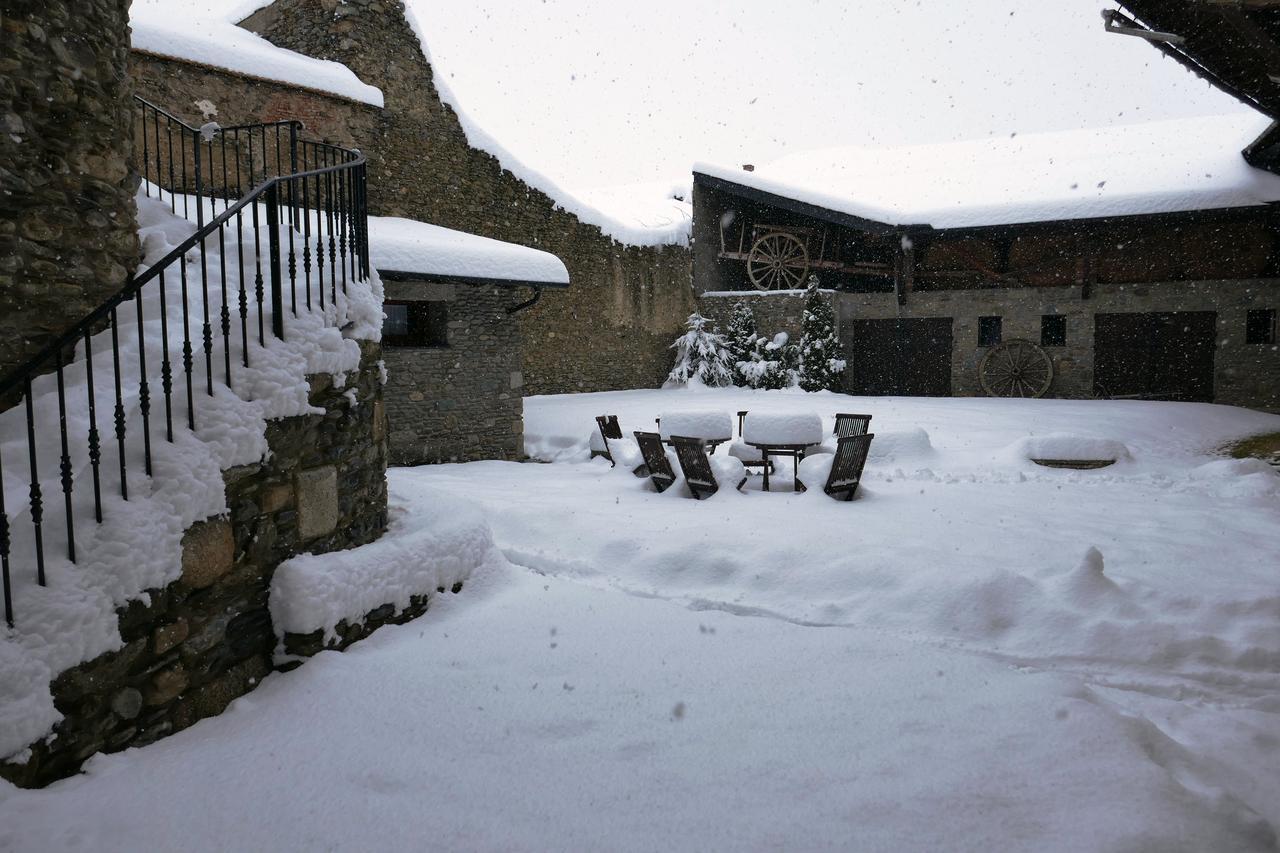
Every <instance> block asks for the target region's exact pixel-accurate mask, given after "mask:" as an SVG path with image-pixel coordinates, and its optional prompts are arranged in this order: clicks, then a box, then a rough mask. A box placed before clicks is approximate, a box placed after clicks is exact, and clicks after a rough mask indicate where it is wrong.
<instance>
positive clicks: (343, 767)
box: [0, 389, 1280, 851]
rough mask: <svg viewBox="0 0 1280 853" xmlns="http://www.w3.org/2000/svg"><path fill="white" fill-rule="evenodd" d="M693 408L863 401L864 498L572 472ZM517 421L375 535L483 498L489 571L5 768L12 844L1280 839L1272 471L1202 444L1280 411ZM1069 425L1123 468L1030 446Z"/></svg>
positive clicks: (1017, 410)
mask: <svg viewBox="0 0 1280 853" xmlns="http://www.w3.org/2000/svg"><path fill="white" fill-rule="evenodd" d="M682 409H688V410H695V409H696V410H708V409H719V410H723V411H725V412H729V413H733V412H736V411H739V410H744V409H746V410H751V411H759V412H779V413H781V412H800V411H816V412H818V413H820V414H821V415H822V416H823V418H824V423H825V424H826V426H827V428H828V429H829V428H830V424H831V419H832V417H833V416H834V414H835V413H836V412H866V413H869V414H872V415H873V418H874V419H873V421H872V424H871V431H872V432H873V433H875V434H876V438H875V439H874V441H873V443H872V448H871V456H870V460H869V462H868V464H867V469H866V473H865V475H864V477H863V486H862V489H861V490H860V491H859V497H858V499H857V500H855V501H853V502H851V503H844V502H837V501H834V500H831V499H830V498H828V497H827V496H825V495H824V494H823V493H822V491H821V490H820V489H817V488H810V490H809V491H808V492H805V493H799V494H798V493H795V492H792V491H790V489H789V486H790V479H789V473H790V472H789V465H788V464H782V465H780V466H779V469H778V476H777V478H776V480H775V486H774V491H772V492H770V493H767V494H766V493H764V492H762V491H761V490H760V478H759V477H758V476H753V477H751V478H750V480H749V482H748V483H747V485H746V486H745V487H744V489H743V491H742V492H735V491H733V490H732V489H731V488H729V489H725V488H722V489H721V490H720V492H719V493H718V494H716V495H714V496H712V497H711V498H709V499H707V500H703V501H694V500H693V499H692V498H691V497H689V495H688V492H687V491H686V490H685V487H684V486H683V484H681V483H677V484H676V485H675V486H674V487H673V488H671V489H669V490H668V491H667V492H665V493H662V494H658V493H656V492H655V491H654V490H653V488H652V486H651V485H650V483H649V481H648V480H647V479H641V478H637V477H634V476H632V475H631V473H630V472H628V471H625V470H623V466H619V467H618V468H612V469H611V468H610V467H609V465H608V463H607V462H606V461H604V460H602V459H595V460H590V459H589V455H590V454H589V449H588V447H589V444H588V442H589V438H590V435H591V433H592V431H593V429H594V416H595V415H598V414H606V413H607V414H616V415H618V416H619V419H620V422H621V424H622V427H623V429H624V430H625V431H626V432H627V433H628V434H629V433H630V431H632V430H636V429H652V428H653V418H654V417H655V416H657V415H659V414H660V413H662V412H676V411H680V410H682ZM525 410H526V432H527V436H528V439H527V449H528V451H529V453H530V454H531V455H532V456H533V457H535V458H537V459H540V460H542V461H546V462H550V463H551V464H531V463H525V464H518V463H502V462H477V463H469V464H464V465H440V466H429V467H422V468H411V469H393V470H392V471H391V472H389V479H390V482H391V489H392V504H393V519H394V520H393V528H392V531H391V533H389V534H388V537H393V538H395V537H406V536H411V535H413V531H415V530H418V529H422V528H424V527H426V526H428V525H438V524H441V523H444V522H447V521H448V520H449V519H451V518H454V517H465V518H469V519H470V518H474V514H473V511H474V512H475V513H478V514H479V516H481V517H483V519H484V521H485V522H487V524H488V526H489V527H490V529H491V530H492V534H493V538H494V540H495V541H496V543H497V545H498V546H499V548H500V549H501V551H502V553H503V554H504V555H505V557H506V560H505V561H504V560H501V559H499V560H490V561H488V562H487V563H486V564H485V565H484V566H483V567H482V568H480V569H478V570H476V572H475V573H474V574H473V575H472V576H471V577H470V578H469V579H468V580H467V582H466V585H465V587H464V589H463V591H462V592H461V593H460V594H458V595H448V594H446V595H443V596H441V597H440V599H439V601H438V602H437V603H436V605H435V606H433V607H432V609H431V610H430V611H429V612H428V613H427V615H426V616H424V617H422V618H420V619H418V620H417V621H415V622H412V623H410V624H407V625H404V626H400V627H389V628H384V629H382V630H380V631H378V632H377V633H376V634H375V635H374V636H373V637H372V638H371V639H369V640H368V641H365V642H363V643H361V644H359V645H357V646H355V647H353V648H352V649H351V650H349V651H347V652H345V653H341V654H339V653H333V652H327V653H323V654H321V655H320V656H319V657H317V658H315V659H313V660H311V661H309V662H308V663H306V664H305V665H304V666H302V667H301V668H299V669H297V670H294V671H292V672H288V673H284V674H276V675H272V676H270V677H269V678H268V679H267V680H266V682H265V683H264V684H263V685H262V686H261V688H259V689H258V690H257V691H256V692H254V693H253V694H251V695H249V696H247V697H244V698H242V699H239V700H237V702H236V703H235V704H234V705H233V706H232V708H231V709H230V710H229V711H228V712H227V713H226V714H224V715H223V716H221V717H217V718H214V719H208V720H204V721H202V722H200V723H198V724H197V725H196V726H194V727H193V728H191V729H190V730H188V731H184V732H182V733H180V734H178V735H176V736H174V737H172V738H169V739H167V740H165V741H163V742H161V743H158V744H155V745H153V746H150V747H147V748H146V749H142V750H137V749H135V750H130V751H127V752H125V753H122V754H116V755H98V756H96V757H94V758H93V759H91V760H90V762H89V763H88V764H87V765H86V772H85V773H84V774H83V775H81V776H78V777H75V778H73V779H70V780H67V781H64V782H60V783H56V784H54V785H52V786H50V787H49V788H47V789H45V790H41V791H19V790H17V789H14V788H11V787H8V786H7V785H6V786H4V787H3V788H0V848H3V849H13V850H34V849H40V850H44V851H52V850H76V849H92V850H144V849H151V850H160V849H178V848H182V849H195V848H194V847H193V844H194V843H195V842H194V841H193V840H194V839H199V844H198V845H197V846H199V847H200V849H208V850H222V849H270V850H320V849H334V850H336V849H390V848H396V849H484V850H497V849H502V850H515V849H577V850H587V849H596V850H599V849H635V850H639V849H681V850H695V849H697V850H703V849H719V850H737V849H786V850H796V849H806V850H807V849H859V850H863V849H866V850H871V849H876V850H906V849H920V850H926V849H949V850H957V849H967V850H991V849H1025V850H1161V851H1167V850H1186V851H1202V850H1255V849H1256V850H1266V849H1274V848H1275V846H1276V843H1277V839H1276V826H1280V772H1278V771H1277V767H1280V722H1277V721H1278V720H1280V704H1278V703H1277V695H1280V680H1278V679H1277V675H1276V672H1277V670H1278V669H1280V596H1278V595H1277V591H1276V565H1277V546H1276V543H1277V542H1280V475H1277V474H1276V473H1275V472H1274V471H1272V470H1270V469H1269V468H1268V467H1267V466H1266V465H1265V464H1264V463H1262V462H1260V461H1257V460H1231V459H1227V458H1225V457H1224V456H1222V455H1220V454H1219V453H1218V452H1217V451H1218V450H1219V448H1221V447H1222V446H1223V445H1225V444H1227V443H1228V442H1230V441H1232V440H1234V439H1237V438H1240V437H1243V436H1246V435H1251V434H1258V433H1263V432H1274V431H1277V430H1280V416H1275V415H1266V414H1261V413H1258V412H1252V411H1248V410H1244V409H1237V408H1230V407H1225V406H1212V405H1200V404H1177V403H1155V402H1136V401H1134V402H1128V401H1069V400H1001V399H908V398H850V397H846V396H843V395H837V394H830V393H826V392H820V393H814V394H805V393H801V392H796V391H768V392H763V391H755V392H753V391H746V390H741V389H708V390H700V391H695V390H687V389H680V390H665V391H627V392H612V393H600V394H582V395H568V396H559V397H533V398H529V399H528V400H526V406H525ZM1055 434H1056V435H1057V438H1054V439H1050V443H1052V442H1053V441H1057V442H1058V443H1059V446H1066V445H1068V444H1070V443H1071V442H1075V443H1077V444H1080V443H1081V439H1086V438H1088V439H1108V440H1111V441H1115V442H1119V443H1121V444H1123V445H1124V451H1125V454H1122V457H1126V458H1121V459H1120V460H1119V461H1118V462H1117V463H1116V464H1115V465H1112V466H1110V467H1107V468H1103V469H1098V470H1092V471H1076V470H1058V469H1051V468H1044V467H1040V466H1037V465H1035V464H1033V463H1032V462H1031V461H1030V460H1029V459H1028V458H1027V457H1028V455H1029V453H1030V451H1029V448H1033V447H1035V446H1036V441H1037V440H1041V439H1045V438H1046V437H1047V436H1053V435H1055ZM721 452H723V451H721ZM468 507H470V509H467V508H468ZM386 541H387V540H386V538H384V540H383V542H384V543H385V542H386ZM393 541H394V539H393ZM384 547H385V546H384ZM392 550H394V549H392ZM353 553H355V552H348V555H350V554H353ZM320 559H324V558H320ZM333 559H347V558H346V557H342V556H340V555H334V556H333ZM144 816H145V817H144Z"/></svg>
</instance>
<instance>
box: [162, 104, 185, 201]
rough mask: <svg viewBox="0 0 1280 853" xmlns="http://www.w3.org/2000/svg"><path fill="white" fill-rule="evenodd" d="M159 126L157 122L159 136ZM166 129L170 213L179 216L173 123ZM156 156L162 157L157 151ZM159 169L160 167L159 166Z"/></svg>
mask: <svg viewBox="0 0 1280 853" xmlns="http://www.w3.org/2000/svg"><path fill="white" fill-rule="evenodd" d="M159 125H160V123H159V122H156V133H157V134H158V133H160V127H159ZM166 127H167V128H168V129H167V130H166V132H165V142H167V143H168V147H169V212H170V213H172V214H174V215H177V213H178V195H177V193H178V184H177V180H176V179H175V178H174V170H173V127H172V123H170V124H169V125H166ZM159 147H160V142H159V140H158V138H157V141H156V148H157V149H159ZM156 156H157V157H159V156H160V153H159V151H157V152H156ZM183 161H184V162H185V161H186V156H185V155H184V156H183ZM157 168H159V166H157Z"/></svg>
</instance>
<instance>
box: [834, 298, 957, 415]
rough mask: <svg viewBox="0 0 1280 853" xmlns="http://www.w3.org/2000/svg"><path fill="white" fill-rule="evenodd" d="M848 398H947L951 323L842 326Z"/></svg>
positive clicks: (926, 320) (938, 320)
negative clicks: (876, 396)
mask: <svg viewBox="0 0 1280 853" xmlns="http://www.w3.org/2000/svg"><path fill="white" fill-rule="evenodd" d="M841 328H842V332H843V335H844V345H845V352H847V353H848V354H849V366H848V368H847V369H846V371H845V388H846V389H847V390H848V391H849V393H850V394H893V395H897V396H906V397H947V396H950V394H951V318H950V317H929V318H924V319H904V320H852V321H846V322H844V323H842V324H841Z"/></svg>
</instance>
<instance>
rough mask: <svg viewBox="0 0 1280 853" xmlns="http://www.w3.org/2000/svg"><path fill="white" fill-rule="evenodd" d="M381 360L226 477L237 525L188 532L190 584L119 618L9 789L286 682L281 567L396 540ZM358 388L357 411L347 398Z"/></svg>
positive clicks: (65, 678) (68, 682)
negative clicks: (277, 627) (276, 595)
mask: <svg viewBox="0 0 1280 853" xmlns="http://www.w3.org/2000/svg"><path fill="white" fill-rule="evenodd" d="M380 356H381V352H380V348H379V347H378V345H377V344H368V343H366V344H364V345H363V358H362V362H361V368H360V371H359V373H358V374H351V375H349V376H348V377H347V379H348V382H349V384H348V385H345V386H343V387H342V388H339V387H336V386H335V385H334V383H333V379H332V377H330V376H327V375H321V376H313V377H310V380H311V402H312V404H313V405H315V406H319V407H323V408H324V414H314V415H305V416H301V417H293V418H284V419H282V420H278V421H274V422H272V423H270V424H269V425H268V428H267V439H268V443H269V445H270V448H271V452H270V455H269V457H268V459H267V460H266V461H264V462H261V463H259V464H255V465H247V466H242V467H239V468H236V469H233V470H229V471H226V472H224V475H223V476H224V479H225V481H226V493H227V506H228V507H229V508H230V513H229V515H228V516H227V517H225V518H213V519H209V520H206V521H203V522H200V523H198V524H196V525H194V526H193V527H191V528H190V529H189V530H188V531H187V533H186V534H185V536H184V538H183V553H182V574H181V577H180V578H179V579H178V580H176V581H174V582H173V583H172V584H170V585H169V586H167V587H166V588H164V589H158V590H150V591H149V593H150V594H149V596H148V599H147V600H137V601H133V602H131V603H130V604H129V605H127V606H125V607H122V608H120V610H119V618H120V633H121V637H122V638H123V640H124V647H123V648H122V649H121V650H119V651H116V652H111V653H108V654H105V655H102V656H100V657H98V658H96V659H94V660H92V661H89V662H87V663H85V664H82V665H80V666H77V667H75V668H73V669H70V670H67V671H66V672H64V673H62V674H61V675H59V676H58V678H57V679H56V680H55V681H54V683H53V696H54V702H55V705H56V707H57V708H58V710H59V711H60V712H61V713H62V714H63V715H64V717H65V719H64V720H63V721H62V722H61V723H59V724H58V726H57V727H56V728H55V730H54V736H53V737H52V738H51V739H49V740H48V741H44V742H41V743H39V744H36V745H35V746H33V747H32V749H31V755H30V757H29V758H28V760H27V761H26V762H25V763H23V764H0V776H2V777H4V778H6V779H9V780H10V781H12V782H14V783H15V784H18V785H23V786H39V785H44V784H48V783H49V782H50V781H53V780H55V779H59V778H63V777H65V776H68V775H70V774H72V773H74V772H75V771H76V770H77V769H78V768H79V766H80V765H81V764H82V763H83V762H84V760H85V759H86V758H88V757H89V756H90V755H92V754H94V753H96V752H115V751H118V750H122V749H126V748H128V747H133V746H142V745H144V744H148V743H151V742H152V741H155V740H156V739H158V738H161V737H164V736H166V735H168V734H172V733H173V732H177V731H181V730H182V729H185V728H187V727H189V726H191V725H192V724H193V723H195V722H196V721H197V720H200V719H202V718H204V717H209V716H213V715H215V714H219V713H221V712H222V710H223V709H224V708H226V706H227V705H228V704H229V703H230V702H231V700H233V699H235V698H236V697H237V696H241V695H243V694H245V693H248V692H249V691H251V690H253V689H254V687H255V686H257V684H258V683H259V682H260V681H261V680H262V678H263V677H265V676H266V675H267V674H268V673H270V672H271V671H272V670H273V668H274V664H273V654H274V652H275V649H276V646H277V638H276V635H275V632H274V630H273V627H272V623H271V615H270V612H269V610H268V608H267V596H268V591H269V589H270V585H271V576H272V573H273V572H274V570H275V568H276V566H278V565H279V564H280V563H281V562H282V561H283V560H285V559H287V558H288V557H291V556H293V555H295V554H298V553H301V552H303V551H308V552H312V553H324V552H328V551H335V550H340V549H343V548H350V547H354V546H357V545H362V544H365V543H367V542H371V541H373V540H374V539H376V538H378V536H380V535H381V534H382V531H383V529H384V528H385V527H386V522H387V485H386V476H385V472H386V450H387V444H386V416H385V412H384V409H383V404H382V386H381V384H380V379H379V374H380V371H379V369H378V365H377V362H378V359H379V358H380ZM350 387H354V388H355V389H356V394H357V399H358V404H357V405H355V406H352V404H351V402H350V400H349V399H348V397H347V396H346V395H345V394H344V393H343V391H345V390H346V389H347V388H350ZM422 605H423V608H424V609H425V602H422ZM383 616H386V614H383ZM388 621H389V620H388ZM363 630H364V631H365V632H366V633H367V631H368V628H367V627H365V628H364V629H363Z"/></svg>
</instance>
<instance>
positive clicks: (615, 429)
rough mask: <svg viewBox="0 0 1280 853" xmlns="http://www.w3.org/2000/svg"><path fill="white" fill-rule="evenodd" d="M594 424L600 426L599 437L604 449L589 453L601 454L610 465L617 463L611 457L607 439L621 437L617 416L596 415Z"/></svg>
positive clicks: (593, 454)
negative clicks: (602, 440) (602, 441)
mask: <svg viewBox="0 0 1280 853" xmlns="http://www.w3.org/2000/svg"><path fill="white" fill-rule="evenodd" d="M596 426H598V427H599V428H600V437H601V438H602V439H604V451H603V452H601V451H596V452H593V453H592V454H591V455H592V456H593V457H595V456H603V457H604V458H605V459H608V460H609V465H610V466H615V465H617V464H618V463H617V462H615V461H614V459H613V453H611V452H610V451H609V439H611V438H622V427H621V426H619V424H618V416H617V415H596Z"/></svg>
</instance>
